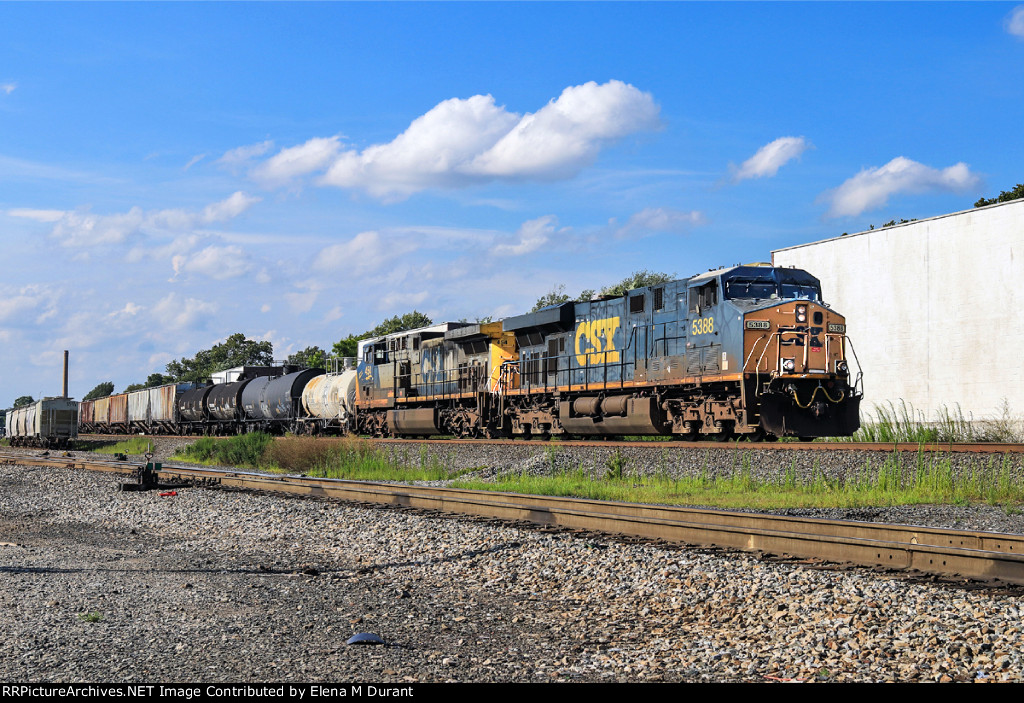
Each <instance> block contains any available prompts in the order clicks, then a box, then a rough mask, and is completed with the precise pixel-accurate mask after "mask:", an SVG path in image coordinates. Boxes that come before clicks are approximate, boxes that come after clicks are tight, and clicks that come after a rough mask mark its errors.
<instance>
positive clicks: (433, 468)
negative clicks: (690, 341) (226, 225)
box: [172, 434, 1024, 511]
mask: <svg viewBox="0 0 1024 703" xmlns="http://www.w3.org/2000/svg"><path fill="white" fill-rule="evenodd" d="M726 446H728V447H730V448H731V451H732V457H733V458H732V465H731V466H730V467H720V466H711V465H710V459H709V456H710V453H708V452H706V453H705V457H704V460H703V461H704V465H703V467H702V469H701V471H700V473H699V475H697V476H692V477H684V478H673V477H671V476H669V475H668V470H667V466H668V464H669V459H670V455H669V454H668V452H667V450H666V452H664V453H663V459H662V463H663V464H664V465H665V467H666V468H664V469H661V470H659V471H657V472H655V473H654V474H653V475H644V476H641V475H640V473H639V472H638V471H637V470H636V467H635V466H633V465H632V464H631V462H630V461H629V460H628V459H627V458H625V457H623V456H622V455H621V454H619V453H618V452H616V453H615V454H613V455H612V456H611V457H610V458H609V459H608V460H607V462H606V463H605V465H604V466H602V467H599V468H597V469H591V470H587V469H585V468H583V467H579V468H574V469H565V468H561V467H560V465H561V464H563V463H564V462H561V461H560V456H559V454H560V452H562V451H564V450H563V449H561V448H559V447H557V446H549V447H547V448H546V449H545V450H544V457H545V460H546V461H547V462H548V464H549V470H548V471H547V472H546V473H547V474H548V475H544V476H535V475H528V474H525V473H523V474H520V473H506V474H502V475H500V476H498V477H497V479H496V480H494V481H482V480H477V479H473V478H471V477H468V476H466V477H465V478H463V476H465V475H466V474H468V473H471V472H472V470H471V469H461V470H456V469H454V468H453V467H450V466H448V465H447V464H446V462H444V461H442V460H440V459H438V458H437V457H436V455H433V456H432V455H430V454H428V453H427V451H426V448H422V449H421V450H420V451H419V453H418V454H410V453H409V452H403V453H402V454H401V455H398V456H396V455H392V454H390V453H388V452H387V451H386V450H383V449H380V448H378V447H377V446H375V445H374V444H372V443H371V442H368V441H366V440H361V439H356V438H344V439H335V440H325V439H311V438H307V437H284V438H281V439H278V440H276V441H275V440H274V439H273V438H271V437H269V436H268V435H262V434H252V435H245V436H242V437H231V438H227V439H212V438H204V439H201V440H199V441H197V442H196V443H195V444H193V445H192V446H190V447H186V448H185V450H184V451H183V452H182V453H181V454H179V455H176V456H175V457H172V459H178V460H182V461H191V462H196V463H208V464H223V465H231V466H244V467H250V468H257V469H263V470H269V471H279V472H285V473H303V474H307V475H310V476H326V477H330V478H346V479H360V480H388V481H395V480H398V481H406V482H413V481H437V480H449V481H451V485H452V486H453V487H459V488H473V489H483V490H501V491H511V492H520V493H537V494H542V495H565V496H580V497H587V498H594V499H599V500H619V501H631V502H642V503H667V504H681V505H711V506H719V507H726V508H738V507H753V508H783V507H858V506H879V505H903V504H916V503H955V504H968V503H979V502H980V503H989V504H1002V505H1006V506H1010V507H1008V508H1007V510H1010V511H1017V510H1018V508H1017V507H1016V506H1017V505H1019V504H1021V503H1024V480H1021V474H1022V473H1024V468H1022V467H1021V466H1020V465H1019V463H1016V460H1014V459H1011V457H1010V455H1006V456H1004V457H1002V458H995V457H983V458H978V459H973V460H972V463H970V464H969V465H968V466H967V467H966V468H962V469H961V470H959V471H958V470H956V469H955V467H954V466H953V462H952V460H951V458H950V456H949V455H945V454H934V453H925V452H919V453H918V454H917V455H916V459H915V460H914V461H909V462H905V461H903V460H901V458H900V456H899V455H896V454H891V455H884V456H882V457H879V458H878V459H877V460H873V459H868V460H867V462H866V463H865V465H864V467H863V468H862V469H860V470H858V471H855V472H852V473H851V474H850V475H847V476H845V477H843V478H834V477H829V476H827V475H826V473H825V472H824V471H822V470H820V469H819V468H818V467H817V466H815V468H814V469H813V470H812V471H811V472H810V475H800V474H798V472H797V470H796V466H795V460H791V461H792V462H793V463H792V464H791V465H790V466H789V467H788V468H787V467H786V466H785V462H786V461H787V458H786V456H785V455H782V454H780V455H779V461H780V463H781V466H780V470H779V471H778V472H775V473H776V476H775V477H759V476H756V475H755V474H754V472H753V470H752V468H751V454H750V450H748V449H744V448H743V445H741V444H737V445H726ZM723 469H725V470H723Z"/></svg>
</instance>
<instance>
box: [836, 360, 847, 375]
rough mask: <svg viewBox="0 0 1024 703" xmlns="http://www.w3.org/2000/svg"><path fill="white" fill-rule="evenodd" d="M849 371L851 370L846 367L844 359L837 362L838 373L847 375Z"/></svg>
mask: <svg viewBox="0 0 1024 703" xmlns="http://www.w3.org/2000/svg"><path fill="white" fill-rule="evenodd" d="M849 370H850V369H849V367H848V366H847V365H846V362H845V361H843V360H842V359H840V360H839V361H837V362H836V373H841V374H845V373H848V372H849Z"/></svg>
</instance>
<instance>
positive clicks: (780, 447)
mask: <svg viewBox="0 0 1024 703" xmlns="http://www.w3.org/2000/svg"><path fill="white" fill-rule="evenodd" d="M138 436H140V435H98V434H83V435H79V438H80V439H83V440H94V441H100V440H114V441H119V440H123V439H128V438H130V437H138ZM153 436H154V437H156V438H162V439H198V437H197V436H195V435H153ZM324 439H327V440H330V439H332V438H328V437H325V438H324ZM333 439H337V438H333ZM365 440H366V441H368V442H375V443H379V444H400V445H401V444H445V445H453V444H467V445H485V446H486V445H494V446H502V445H505V446H516V447H530V446H534V447H544V446H554V447H611V448H614V447H623V448H625V447H634V448H635V447H648V448H658V449H661V448H665V449H722V448H728V447H735V448H738V449H768V450H773V451H861V452H865V451H867V452H893V451H896V452H919V451H923V452H952V453H958V454H959V453H969V454H971V453H973V454H1021V453H1024V444H1017V443H1008V442H973V443H963V442H961V443H957V442H927V443H917V442H746V441H730V442H682V441H676V440H666V441H657V440H630V441H623V440H600V439H599V440H553V441H547V442H545V441H541V440H527V439H455V438H446V439H388V438H365Z"/></svg>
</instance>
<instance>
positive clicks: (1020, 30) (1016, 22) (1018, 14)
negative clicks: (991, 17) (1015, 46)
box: [1003, 5, 1024, 39]
mask: <svg viewBox="0 0 1024 703" xmlns="http://www.w3.org/2000/svg"><path fill="white" fill-rule="evenodd" d="M1003 26H1004V27H1006V31H1007V32H1009V33H1010V34H1012V35H1013V36H1015V37H1020V38H1022V39H1024V5H1018V6H1017V7H1015V8H1013V11H1012V12H1010V14H1009V16H1008V17H1007V18H1006V21H1005V23H1004V25H1003Z"/></svg>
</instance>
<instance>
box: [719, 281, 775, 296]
mask: <svg viewBox="0 0 1024 703" xmlns="http://www.w3.org/2000/svg"><path fill="white" fill-rule="evenodd" d="M725 297H726V298H728V299H735V298H748V299H754V300H764V299H770V298H777V297H778V294H777V291H776V288H775V281H774V280H772V279H771V277H767V278H733V279H731V280H729V281H726V283H725Z"/></svg>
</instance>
